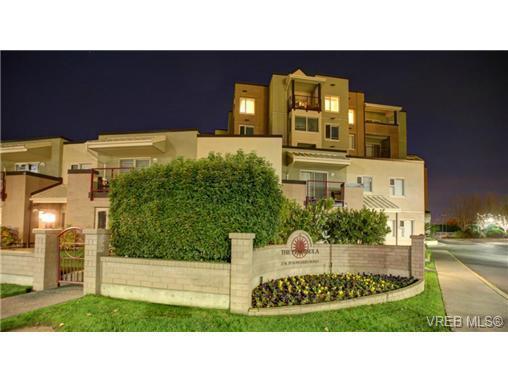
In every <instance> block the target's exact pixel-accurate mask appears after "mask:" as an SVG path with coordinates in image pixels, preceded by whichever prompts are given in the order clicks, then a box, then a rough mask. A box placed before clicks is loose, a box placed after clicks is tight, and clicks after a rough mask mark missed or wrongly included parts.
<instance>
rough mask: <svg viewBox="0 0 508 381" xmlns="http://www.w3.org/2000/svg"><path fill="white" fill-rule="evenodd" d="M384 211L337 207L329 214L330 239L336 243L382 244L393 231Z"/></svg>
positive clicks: (327, 225) (327, 224)
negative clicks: (388, 224)
mask: <svg viewBox="0 0 508 381" xmlns="http://www.w3.org/2000/svg"><path fill="white" fill-rule="evenodd" d="M387 221H388V217H387V216H386V214H384V213H383V212H378V211H375V210H371V209H366V208H363V209H361V210H351V209H342V208H337V209H335V210H333V211H332V212H331V213H330V214H329V215H328V220H327V223H326V230H327V233H328V235H329V238H328V241H329V242H330V243H334V244H355V245H356V244H358V245H382V244H383V243H384V240H385V236H386V235H387V234H388V233H390V232H391V229H390V228H389V227H388V226H387V225H386V224H387Z"/></svg>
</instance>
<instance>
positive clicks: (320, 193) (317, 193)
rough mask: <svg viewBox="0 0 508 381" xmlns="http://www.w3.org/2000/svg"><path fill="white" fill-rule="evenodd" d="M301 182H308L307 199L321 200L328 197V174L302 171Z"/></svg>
mask: <svg viewBox="0 0 508 381" xmlns="http://www.w3.org/2000/svg"><path fill="white" fill-rule="evenodd" d="M300 180H305V181H306V182H307V185H306V186H307V198H310V199H314V200H319V199H322V198H325V197H326V196H327V180H328V173H326V172H315V171H301V172H300Z"/></svg>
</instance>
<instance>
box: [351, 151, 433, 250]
mask: <svg viewBox="0 0 508 381" xmlns="http://www.w3.org/2000/svg"><path fill="white" fill-rule="evenodd" d="M358 176H371V177H372V193H371V194H373V195H381V196H384V197H386V198H387V199H389V200H390V201H392V202H393V203H395V204H396V205H398V206H399V208H400V211H385V213H386V214H387V215H388V218H389V221H393V220H396V221H397V222H400V221H401V220H404V221H406V220H407V221H414V230H413V234H416V235H418V234H424V233H425V223H424V218H425V205H424V200H425V197H424V190H425V187H424V162H423V161H420V160H391V159H385V160H383V159H362V158H351V165H350V166H349V167H348V170H347V183H353V184H354V183H356V182H357V180H356V179H357V177H358ZM392 178H400V179H404V193H405V195H404V196H400V197H395V196H392V195H391V193H390V179H392ZM368 194H369V193H365V194H364V195H368ZM390 224H391V223H390ZM409 235H410V234H408V233H407V232H406V234H405V237H401V236H400V232H399V234H398V235H397V237H393V233H390V234H388V235H387V239H386V243H387V244H395V243H397V244H399V245H409V243H410V241H411V240H410V237H409Z"/></svg>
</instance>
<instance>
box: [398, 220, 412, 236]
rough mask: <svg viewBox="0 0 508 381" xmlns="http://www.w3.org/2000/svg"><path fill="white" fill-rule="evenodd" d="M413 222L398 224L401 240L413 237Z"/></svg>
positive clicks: (407, 221)
mask: <svg viewBox="0 0 508 381" xmlns="http://www.w3.org/2000/svg"><path fill="white" fill-rule="evenodd" d="M413 229H414V221H413V220H406V221H403V220H401V221H400V223H399V232H400V234H399V235H400V236H401V238H405V237H407V238H409V237H411V236H412V235H413Z"/></svg>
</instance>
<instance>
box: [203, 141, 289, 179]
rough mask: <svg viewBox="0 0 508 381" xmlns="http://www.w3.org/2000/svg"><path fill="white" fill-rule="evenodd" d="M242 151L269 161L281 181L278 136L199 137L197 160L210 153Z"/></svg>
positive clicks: (280, 154) (280, 156) (280, 157)
mask: <svg viewBox="0 0 508 381" xmlns="http://www.w3.org/2000/svg"><path fill="white" fill-rule="evenodd" d="M240 149H241V150H243V152H245V153H250V152H255V153H256V154H257V155H258V156H261V157H263V158H265V159H266V160H268V162H270V163H271V164H272V166H273V169H274V170H275V173H276V174H277V176H278V177H279V179H281V168H282V138H281V137H277V136H274V137H261V136H259V137H252V136H250V137H238V136H199V137H198V143H197V156H196V158H198V159H200V158H202V157H207V156H208V154H209V153H210V152H215V153H222V154H225V153H236V152H237V151H238V150H240Z"/></svg>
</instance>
